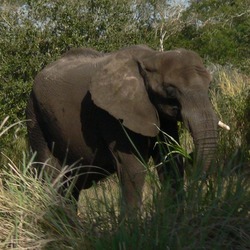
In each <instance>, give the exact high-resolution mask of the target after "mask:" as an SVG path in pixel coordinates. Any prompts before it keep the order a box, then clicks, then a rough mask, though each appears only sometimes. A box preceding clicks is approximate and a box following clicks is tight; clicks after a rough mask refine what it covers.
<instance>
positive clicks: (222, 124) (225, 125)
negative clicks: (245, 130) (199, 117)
mask: <svg viewBox="0 0 250 250" xmlns="http://www.w3.org/2000/svg"><path fill="white" fill-rule="evenodd" d="M218 125H219V126H220V127H221V128H224V129H226V130H230V127H229V126H228V125H227V124H225V123H223V122H222V121H219V122H218Z"/></svg>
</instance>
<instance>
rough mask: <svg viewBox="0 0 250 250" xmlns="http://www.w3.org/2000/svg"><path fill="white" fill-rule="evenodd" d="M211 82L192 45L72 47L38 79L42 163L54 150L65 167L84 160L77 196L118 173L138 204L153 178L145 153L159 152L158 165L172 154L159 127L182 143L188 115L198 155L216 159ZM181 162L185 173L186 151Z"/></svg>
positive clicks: (32, 114)
mask: <svg viewBox="0 0 250 250" xmlns="http://www.w3.org/2000/svg"><path fill="white" fill-rule="evenodd" d="M210 81H211V77H210V74H209V73H208V71H207V70H206V69H205V68H204V66H203V63H202V60H201V58H200V57H199V56H198V55H197V54H196V53H195V52H192V51H189V50H185V49H177V50H173V51H166V52H158V51H155V50H153V49H150V48H149V47H147V46H142V45H140V46H131V47H128V48H124V49H121V50H119V51H117V52H113V53H107V54H105V53H99V52H97V51H95V50H92V49H85V48H81V49H72V50H70V51H69V52H67V53H65V54H64V55H63V56H62V57H61V58H60V59H58V60H57V61H55V62H54V63H52V64H50V65H48V66H47V67H45V68H44V69H43V70H42V71H41V72H40V73H39V74H38V75H37V76H36V78H35V82H34V85H33V89H32V93H31V95H30V98H29V102H28V105H27V109H26V115H27V119H28V120H31V121H28V122H27V127H28V136H29V141H30V145H31V148H32V149H33V151H36V152H37V161H39V162H45V161H46V160H47V159H48V158H50V157H51V155H53V157H54V158H56V159H57V161H58V166H57V167H58V168H60V167H61V165H62V164H64V165H68V166H70V165H71V164H75V165H76V163H77V165H78V166H82V167H81V168H79V169H78V172H77V174H78V176H79V177H78V178H77V181H76V183H75V186H74V190H73V195H74V197H75V198H76V199H77V198H78V196H79V192H80V190H81V189H84V188H88V187H90V186H91V185H92V183H93V182H94V181H95V182H97V181H98V180H100V179H102V178H103V177H105V176H107V175H109V174H112V173H114V172H116V173H117V174H118V177H119V180H120V182H121V187H122V195H123V199H124V203H125V204H127V206H128V208H129V209H130V208H136V207H138V206H140V204H141V194H142V187H143V184H144V178H145V168H144V166H143V165H142V164H141V162H140V161H139V160H138V157H142V158H143V159H144V160H145V161H146V162H147V161H148V159H149V157H151V156H152V157H153V159H154V161H155V164H159V163H160V162H161V161H162V157H164V156H162V153H161V151H160V149H159V147H154V145H155V142H156V140H157V137H158V135H159V128H160V129H161V130H162V131H164V132H166V133H167V134H169V135H170V136H172V137H173V138H174V139H175V140H176V141H179V136H178V126H177V121H183V123H184V125H185V126H186V127H187V129H188V130H189V131H190V133H191V135H192V137H193V140H194V144H195V147H196V152H197V160H198V159H199V160H201V161H202V162H203V166H204V169H207V168H208V166H209V165H210V163H211V160H212V157H213V154H214V152H215V150H216V144H217V127H218V118H217V116H216V114H215V112H214V111H213V108H212V105H211V103H210V100H209V97H208V88H209V84H210ZM131 142H133V143H131ZM139 155H140V156H139ZM176 163H177V166H178V168H177V169H178V176H180V177H182V175H183V171H184V170H183V162H182V159H180V157H178V156H176ZM169 169H170V166H169V164H167V163H166V164H165V165H161V167H159V168H158V169H157V170H158V174H159V178H160V180H161V181H164V179H165V178H166V175H167V174H168V173H169ZM71 174H72V175H74V174H76V173H74V172H73V171H71Z"/></svg>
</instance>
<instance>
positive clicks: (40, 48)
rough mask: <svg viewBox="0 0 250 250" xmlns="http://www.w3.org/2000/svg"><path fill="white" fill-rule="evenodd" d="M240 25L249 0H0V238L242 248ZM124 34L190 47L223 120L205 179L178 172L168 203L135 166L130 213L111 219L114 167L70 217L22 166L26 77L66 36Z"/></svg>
mask: <svg viewBox="0 0 250 250" xmlns="http://www.w3.org/2000/svg"><path fill="white" fill-rule="evenodd" d="M249 34H250V10H249V1H248V0H235V1H233V0H224V1H215V0H203V1H173V0H172V1H166V0H164V1H163V0H113V1H110V0H96V1H92V0H84V1H78V0H60V1H59V0H56V1H50V0H20V1H14V0H13V1H11V0H2V1H0V124H1V125H0V153H1V154H0V249H42V248H43V249H123V250H125V249H222V248H223V249H249V248H250V245H249V242H250V218H249V217H250V212H249V205H250V188H249V167H250V166H249V161H250V156H249V155H250V152H249V149H250V122H249V120H250V82H249V78H250V77H249V69H250V50H249V44H250V35H249ZM132 44H147V45H148V46H150V47H152V48H154V49H157V50H168V49H174V48H179V47H185V48H188V49H191V50H194V51H196V52H198V53H199V54H200V55H201V57H203V58H204V59H205V61H206V64H207V66H208V68H209V69H210V71H211V72H212V74H213V77H214V80H213V83H212V86H211V90H210V96H211V100H212V102H213V105H214V108H215V110H216V111H217V113H218V115H219V116H220V117H221V119H222V120H223V121H225V122H226V123H228V124H229V125H230V126H231V131H230V132H229V133H227V132H224V131H220V142H219V149H218V163H217V164H216V166H215V168H214V170H212V173H211V178H210V179H209V180H200V179H199V178H198V175H197V173H196V172H195V171H190V173H189V171H188V172H187V177H186V180H185V194H184V198H183V200H182V201H180V202H179V203H178V204H176V203H174V202H173V201H171V199H170V198H167V197H168V196H167V195H166V196H164V198H161V199H160V198H159V197H158V194H159V193H160V187H159V185H158V183H157V180H156V178H155V177H154V174H150V173H151V172H152V171H153V170H152V167H151V168H147V166H145V169H147V171H149V175H148V176H149V177H148V181H147V187H146V190H145V201H144V204H145V205H144V207H143V213H142V214H141V218H140V219H138V220H137V221H130V222H128V221H123V222H121V221H120V220H119V218H118V214H117V206H118V205H117V204H118V203H119V202H118V200H117V194H118V193H119V189H115V188H114V187H115V186H118V184H117V183H116V180H115V178H113V179H111V180H109V181H107V182H105V183H102V184H101V185H99V186H98V187H97V188H96V189H94V190H90V191H89V192H86V193H84V195H83V196H82V202H81V204H82V209H79V216H76V215H75V213H74V209H72V208H71V205H72V204H71V203H70V202H69V201H67V199H64V198H62V197H59V196H58V194H57V193H56V192H55V186H53V185H52V184H51V183H49V182H48V183H40V182H39V181H38V180H37V179H35V178H32V177H31V175H30V171H29V169H30V166H31V165H32V159H33V158H32V157H33V156H32V155H31V154H30V152H29V148H28V146H27V142H26V128H25V123H24V122H22V121H24V120H25V116H24V110H25V106H26V102H27V99H28V96H29V93H30V90H31V87H32V83H33V79H34V77H35V75H36V74H37V72H38V71H39V70H41V69H42V68H43V67H44V66H45V65H47V64H48V63H49V62H52V61H54V60H55V59H56V58H58V57H59V56H60V55H61V54H62V53H64V52H65V51H67V50H69V49H70V48H72V47H92V48H95V49H97V50H99V51H103V52H108V51H114V50H117V49H119V48H121V47H124V46H129V45H132ZM6 117H8V119H6ZM182 135H183V136H182V137H183V139H182V145H183V147H184V148H190V144H191V142H190V138H189V137H188V136H187V133H186V132H185V131H183V133H182ZM105 190H114V191H112V193H110V192H105ZM164 192H165V191H164ZM166 193H167V191H166ZM72 206H73V205H72Z"/></svg>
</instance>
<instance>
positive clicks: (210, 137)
mask: <svg viewBox="0 0 250 250" xmlns="http://www.w3.org/2000/svg"><path fill="white" fill-rule="evenodd" d="M204 99H205V100H204ZM204 99H203V101H204V102H203V104H200V103H199V102H195V100H193V101H192V102H191V103H192V106H191V107H192V108H190V106H189V105H187V109H186V112H185V109H184V111H183V115H182V117H183V121H184V123H185V124H186V126H187V128H188V129H189V131H190V132H191V135H192V137H193V140H194V145H195V152H196V154H195V155H196V159H195V160H196V162H197V164H202V166H203V170H204V171H207V170H208V168H209V166H210V165H211V162H212V161H213V159H214V157H215V152H216V149H217V143H218V141H217V140H218V131H217V130H218V118H217V116H216V114H215V112H214V111H213V109H212V105H211V103H210V101H209V100H208V98H204ZM199 100H200V98H199ZM194 104H196V105H195V106H194ZM188 106H189V107H188ZM187 110H188V111H187ZM198 166H199V165H198Z"/></svg>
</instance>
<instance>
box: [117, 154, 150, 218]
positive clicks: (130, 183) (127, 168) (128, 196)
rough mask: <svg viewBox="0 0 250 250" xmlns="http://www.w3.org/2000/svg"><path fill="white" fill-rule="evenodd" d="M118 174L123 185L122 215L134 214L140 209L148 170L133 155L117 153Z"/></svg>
mask: <svg viewBox="0 0 250 250" xmlns="http://www.w3.org/2000/svg"><path fill="white" fill-rule="evenodd" d="M116 164H117V174H118V178H119V181H120V183H121V191H122V202H121V206H122V207H121V210H122V213H125V214H126V213H133V212H135V211H136V210H138V209H140V207H141V204H142V191H143V186H144V181H145V175H146V170H145V168H144V166H143V165H142V163H141V162H140V161H139V160H138V159H137V158H136V156H135V155H133V154H131V153H123V152H119V153H117V157H116Z"/></svg>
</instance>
